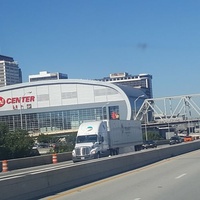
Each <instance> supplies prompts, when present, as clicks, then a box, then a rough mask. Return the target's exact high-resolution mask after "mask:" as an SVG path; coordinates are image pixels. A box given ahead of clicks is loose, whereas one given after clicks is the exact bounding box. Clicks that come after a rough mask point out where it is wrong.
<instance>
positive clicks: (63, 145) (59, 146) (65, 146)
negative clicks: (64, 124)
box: [54, 134, 76, 153]
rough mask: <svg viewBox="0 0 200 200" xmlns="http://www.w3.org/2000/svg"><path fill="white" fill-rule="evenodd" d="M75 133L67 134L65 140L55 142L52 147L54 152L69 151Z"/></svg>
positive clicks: (72, 144)
mask: <svg viewBox="0 0 200 200" xmlns="http://www.w3.org/2000/svg"><path fill="white" fill-rule="evenodd" d="M75 140H76V134H69V135H67V136H66V137H65V142H57V143H56V145H55V148H54V152H55V153H63V152H70V151H72V150H73V149H74V145H75Z"/></svg>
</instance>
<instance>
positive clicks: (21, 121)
mask: <svg viewBox="0 0 200 200" xmlns="http://www.w3.org/2000/svg"><path fill="white" fill-rule="evenodd" d="M31 93H32V92H26V93H24V95H23V96H22V97H20V123H21V130H22V129H23V120H22V99H23V97H24V96H25V95H26V94H31Z"/></svg>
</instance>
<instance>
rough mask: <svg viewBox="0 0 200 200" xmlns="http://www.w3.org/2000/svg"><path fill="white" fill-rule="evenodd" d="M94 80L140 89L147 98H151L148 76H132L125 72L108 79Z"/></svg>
mask: <svg viewBox="0 0 200 200" xmlns="http://www.w3.org/2000/svg"><path fill="white" fill-rule="evenodd" d="M96 80H99V81H104V82H111V83H114V84H122V85H129V86H131V87H134V88H140V89H141V90H142V91H143V92H144V93H145V94H146V95H147V96H148V98H153V91H152V75H150V74H139V75H134V76H133V75H130V74H128V73H127V72H123V73H113V74H110V76H109V77H104V78H102V79H96Z"/></svg>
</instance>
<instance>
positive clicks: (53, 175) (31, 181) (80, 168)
mask: <svg viewBox="0 0 200 200" xmlns="http://www.w3.org/2000/svg"><path fill="white" fill-rule="evenodd" d="M199 148H200V141H194V142H188V143H184V144H179V145H174V146H169V147H168V146H167V147H163V148H160V149H152V150H150V151H140V152H134V153H129V154H122V155H116V156H113V157H106V158H102V159H94V160H91V161H85V162H82V163H76V164H74V165H73V166H71V165H70V166H68V167H67V166H66V167H65V168H60V169H56V170H55V169H52V168H51V169H49V170H47V169H46V170H45V171H43V172H40V173H36V174H25V175H23V176H22V174H21V175H20V176H19V177H15V178H14V179H11V178H9V179H6V180H4V181H0V188H1V199H2V200H8V199H9V200H12V199H15V200H18V199H19V200H21V199H24V200H28V199H38V198H42V197H45V196H46V195H50V194H53V193H55V192H60V191H64V190H67V189H70V188H73V187H76V186H80V185H83V184H87V183H90V182H93V181H97V180H100V179H103V178H106V177H109V176H113V175H116V174H119V173H122V172H126V171H129V170H133V169H136V168H139V167H142V166H145V165H148V164H151V163H154V162H157V161H160V160H163V159H167V158H170V157H172V156H177V155H180V154H184V153H187V152H190V151H194V150H197V149H199ZM10 191H12V192H10Z"/></svg>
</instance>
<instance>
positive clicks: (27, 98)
mask: <svg viewBox="0 0 200 200" xmlns="http://www.w3.org/2000/svg"><path fill="white" fill-rule="evenodd" d="M34 101H35V96H23V97H12V98H7V99H6V100H5V99H4V98H3V97H0V107H3V106H4V105H5V104H19V103H30V102H34ZM14 108H16V107H13V109H14Z"/></svg>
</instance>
